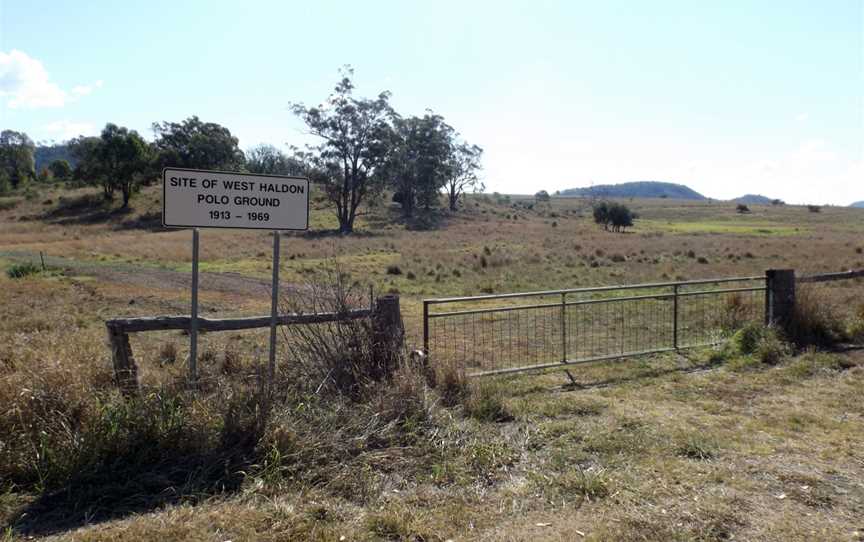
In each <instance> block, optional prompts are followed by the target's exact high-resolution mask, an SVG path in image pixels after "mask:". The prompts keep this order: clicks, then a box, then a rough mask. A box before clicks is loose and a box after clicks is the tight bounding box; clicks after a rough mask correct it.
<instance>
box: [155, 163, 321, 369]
mask: <svg viewBox="0 0 864 542" xmlns="http://www.w3.org/2000/svg"><path fill="white" fill-rule="evenodd" d="M162 225H163V226H165V227H169V228H190V227H191V228H193V229H192V318H191V319H190V322H189V340H190V345H189V381H190V384H191V385H192V386H194V385H195V383H196V381H197V379H198V228H239V229H253V230H270V231H272V232H273V286H272V290H271V294H272V299H271V304H270V363H269V366H268V377H269V380H270V381H272V380H273V378H274V376H275V374H276V328H277V326H278V325H279V241H280V233H279V232H280V231H281V230H301V231H302V230H307V229H309V179H307V178H305V177H288V176H284V175H257V174H249V173H237V172H231V171H207V170H198V169H184V168H165V169H164V170H162Z"/></svg>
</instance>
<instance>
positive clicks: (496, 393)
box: [464, 381, 513, 422]
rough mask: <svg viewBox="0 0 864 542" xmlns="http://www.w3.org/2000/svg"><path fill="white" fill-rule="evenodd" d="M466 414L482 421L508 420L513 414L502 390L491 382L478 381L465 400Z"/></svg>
mask: <svg viewBox="0 0 864 542" xmlns="http://www.w3.org/2000/svg"><path fill="white" fill-rule="evenodd" d="M464 408H465V414H466V415H467V416H468V417H471V418H474V419H475V420H479V421H481V422H507V421H510V420H512V419H513V415H512V414H510V411H509V410H507V407H506V405H505V404H504V400H503V399H502V397H501V392H500V390H499V389H498V387H497V386H495V385H494V384H491V383H489V382H483V381H481V382H478V383H474V384H472V386H471V392H470V393H469V395H468V397H466V398H465V400H464Z"/></svg>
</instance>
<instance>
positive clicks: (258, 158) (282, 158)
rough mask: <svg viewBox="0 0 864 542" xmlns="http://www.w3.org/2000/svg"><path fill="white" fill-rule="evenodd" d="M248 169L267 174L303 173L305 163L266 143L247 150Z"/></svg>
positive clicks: (252, 171)
mask: <svg viewBox="0 0 864 542" xmlns="http://www.w3.org/2000/svg"><path fill="white" fill-rule="evenodd" d="M246 169H247V170H248V171H249V172H251V173H262V174H265V175H302V174H303V164H302V163H301V162H300V161H299V160H297V159H295V158H293V157H290V156H288V155H286V154H285V153H283V152H282V151H280V150H279V149H277V148H276V147H274V146H273V145H266V144H264V143H262V144H260V145H258V146H257V147H253V148H251V149H249V150H248V151H246Z"/></svg>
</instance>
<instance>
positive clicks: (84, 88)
mask: <svg viewBox="0 0 864 542" xmlns="http://www.w3.org/2000/svg"><path fill="white" fill-rule="evenodd" d="M97 88H102V80H101V79H99V80H98V81H96V82H95V83H93V84H92V85H77V86H74V87H72V95H73V96H76V97H77V96H87V95H88V94H90V93H91V92H93V91H94V90H96V89H97Z"/></svg>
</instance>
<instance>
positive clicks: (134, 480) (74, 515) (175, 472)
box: [6, 445, 254, 536]
mask: <svg viewBox="0 0 864 542" xmlns="http://www.w3.org/2000/svg"><path fill="white" fill-rule="evenodd" d="M253 454H254V446H250V445H243V446H237V447H234V448H230V449H222V450H218V451H214V452H212V453H207V454H200V455H192V456H181V455H180V454H177V455H176V456H173V457H172V456H171V454H165V455H166V456H168V457H165V458H164V459H163V460H161V461H159V462H157V463H153V464H150V465H139V466H137V468H135V469H134V471H133V470H131V469H129V468H127V467H126V465H125V464H124V462H123V460H122V459H117V460H116V461H115V463H114V464H111V465H105V466H103V468H101V469H99V470H96V471H94V472H91V473H89V474H86V475H79V476H76V477H74V478H73V479H72V480H71V481H70V482H69V483H68V484H66V485H65V486H64V487H62V488H60V489H58V490H55V491H51V492H48V493H45V494H43V495H41V496H39V497H38V498H37V499H36V500H35V501H33V502H32V503H30V504H29V505H27V506H26V507H25V508H24V509H22V510H20V511H19V513H18V514H16V517H17V519H15V520H12V521H11V522H10V524H9V525H8V526H7V527H6V528H8V529H10V530H11V531H12V532H13V533H15V534H17V535H21V536H49V535H52V534H57V533H61V532H64V531H68V530H72V529H76V528H78V527H82V526H84V525H92V524H96V523H100V522H104V521H109V520H114V519H120V518H123V517H126V516H129V515H132V514H140V513H146V512H150V511H153V510H157V509H159V508H162V507H164V506H166V505H170V504H177V503H181V502H190V503H195V502H200V501H202V500H205V499H207V498H209V497H212V496H215V495H224V494H226V493H232V492H235V491H237V490H238V489H239V488H240V486H241V484H242V482H243V478H244V474H243V472H244V471H245V470H247V468H248V467H249V465H251V464H252V463H253V461H254V457H253Z"/></svg>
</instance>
